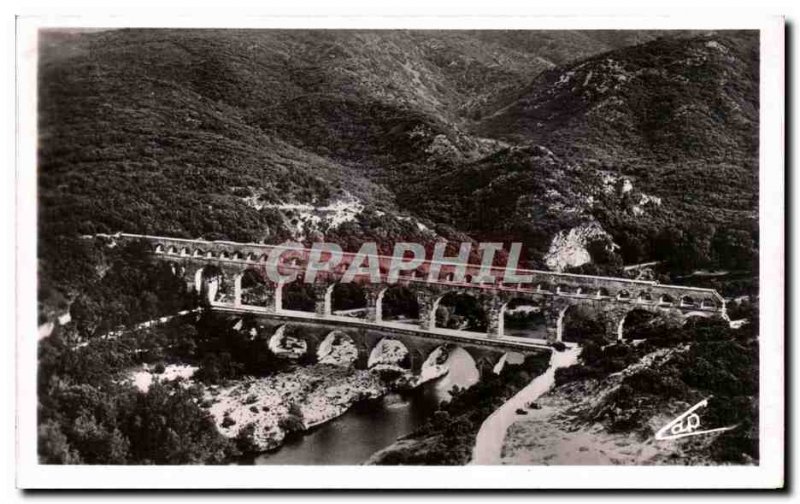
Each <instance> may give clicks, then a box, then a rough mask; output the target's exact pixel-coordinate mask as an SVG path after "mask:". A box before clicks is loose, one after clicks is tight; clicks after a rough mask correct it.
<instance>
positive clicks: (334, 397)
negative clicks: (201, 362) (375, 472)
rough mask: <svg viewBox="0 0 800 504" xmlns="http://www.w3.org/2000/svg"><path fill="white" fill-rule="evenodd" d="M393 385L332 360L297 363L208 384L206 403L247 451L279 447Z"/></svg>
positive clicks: (226, 433)
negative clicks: (254, 375)
mask: <svg viewBox="0 0 800 504" xmlns="http://www.w3.org/2000/svg"><path fill="white" fill-rule="evenodd" d="M389 390H390V383H389V382H387V381H385V380H383V379H382V378H381V376H380V375H379V374H378V373H375V372H370V371H365V370H358V369H353V368H351V367H342V366H336V365H331V364H315V365H312V366H297V367H296V368H294V369H292V370H291V371H289V372H283V373H278V374H276V375H273V376H268V377H264V378H252V377H248V378H245V379H243V380H241V381H238V382H236V383H234V384H232V385H227V386H209V387H207V388H206V389H205V392H204V396H203V404H202V405H203V407H205V408H207V410H208V412H209V413H210V414H211V416H212V417H213V418H214V421H215V423H216V425H217V429H218V430H219V432H220V433H221V434H222V435H223V436H225V437H227V438H233V439H236V440H237V443H238V444H239V445H240V447H241V448H243V449H245V450H246V451H248V452H264V451H269V450H274V449H276V448H278V447H279V446H280V445H281V444H282V443H283V441H284V440H285V439H286V437H287V435H289V434H291V433H295V432H303V431H306V430H308V429H310V428H313V427H315V426H317V425H320V424H322V423H325V422H328V421H330V420H332V419H334V418H336V417H338V416H339V415H341V414H343V413H345V412H346V411H347V410H348V409H349V408H350V407H351V406H352V405H353V404H355V403H356V402H358V401H362V400H365V399H376V398H379V397H381V396H383V395H384V394H386V393H387V392H388V391H389Z"/></svg>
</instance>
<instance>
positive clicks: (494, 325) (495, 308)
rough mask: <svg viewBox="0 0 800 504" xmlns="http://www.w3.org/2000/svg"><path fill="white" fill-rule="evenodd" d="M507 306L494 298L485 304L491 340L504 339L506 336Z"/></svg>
mask: <svg viewBox="0 0 800 504" xmlns="http://www.w3.org/2000/svg"><path fill="white" fill-rule="evenodd" d="M505 306H506V305H505V303H503V302H502V301H501V300H500V299H498V298H497V297H492V298H491V300H489V301H488V302H487V303H486V304H485V309H486V320H487V322H488V330H487V333H488V336H489V337H490V338H502V337H503V336H504V335H505Z"/></svg>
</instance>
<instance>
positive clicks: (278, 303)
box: [274, 282, 286, 313]
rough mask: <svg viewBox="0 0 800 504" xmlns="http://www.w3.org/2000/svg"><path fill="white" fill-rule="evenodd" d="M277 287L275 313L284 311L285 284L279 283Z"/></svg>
mask: <svg viewBox="0 0 800 504" xmlns="http://www.w3.org/2000/svg"><path fill="white" fill-rule="evenodd" d="M274 285H275V313H278V312H280V311H283V286H284V285H286V284H284V283H283V282H278V283H276V284H274Z"/></svg>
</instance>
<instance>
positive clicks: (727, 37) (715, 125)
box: [39, 30, 758, 297]
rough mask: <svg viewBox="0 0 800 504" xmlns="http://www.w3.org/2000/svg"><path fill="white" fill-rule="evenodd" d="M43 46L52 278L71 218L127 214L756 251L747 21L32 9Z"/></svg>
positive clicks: (549, 252) (529, 243)
mask: <svg viewBox="0 0 800 504" xmlns="http://www.w3.org/2000/svg"><path fill="white" fill-rule="evenodd" d="M636 44H639V45H636ZM40 48H41V51H40V53H41V55H40V56H41V57H40V69H39V70H40V72H39V105H40V114H39V134H40V150H39V196H40V224H39V236H40V243H41V247H40V251H41V252H40V258H41V261H40V269H41V271H40V273H41V278H42V284H43V287H45V288H46V289H47V288H48V287H50V288H54V287H55V286H57V289H59V290H62V291H65V294H66V295H67V296H68V297H70V296H71V295H72V294H73V293H74V292H75V291H76V290H78V289H77V287H75V286H71V285H72V284H73V283H74V282H75V279H74V278H73V277H74V276H75V269H74V267H73V265H74V263H75V262H76V261H75V258H76V256H81V257H83V259H87V257H88V256H87V253H86V252H85V251H81V250H82V249H81V248H80V247H79V246H77V245H75V244H74V243H73V242H72V241H70V240H74V238H75V237H76V236H78V235H80V234H88V233H97V232H116V231H120V230H124V231H127V232H139V233H151V234H166V235H175V236H184V237H193V238H194V237H204V238H208V239H232V240H239V241H266V242H276V241H282V240H285V239H288V238H294V239H300V240H306V241H313V240H318V239H322V238H325V239H328V240H332V241H338V242H340V243H343V244H344V245H345V246H346V247H347V248H351V249H352V248H357V247H358V245H359V244H360V243H361V242H362V241H364V240H367V239H374V240H377V241H379V242H381V243H383V244H386V245H387V246H388V245H389V244H390V243H391V242H393V241H396V240H415V241H419V242H422V243H427V244H430V243H433V242H434V241H435V240H437V239H440V238H445V239H451V240H463V239H476V240H480V239H492V240H498V241H505V242H509V241H522V242H523V243H524V244H525V245H526V257H525V259H526V260H527V261H528V264H530V265H535V266H543V267H551V268H555V269H565V268H571V267H572V268H576V267H577V268H579V269H580V268H583V269H584V270H585V269H586V268H587V267H589V266H587V265H586V264H585V258H586V257H587V255H590V256H591V259H592V261H593V262H594V263H595V266H591V267H592V268H596V267H599V268H601V270H602V271H609V272H616V271H618V267H619V264H620V263H621V262H622V260H624V261H626V262H636V261H640V260H650V259H653V258H665V259H670V260H672V261H673V262H679V263H681V264H680V266H681V268H684V269H686V268H692V267H695V266H697V265H708V264H712V263H719V262H720V261H722V262H725V261H728V263H730V264H724V265H725V266H732V267H733V266H735V267H740V266H742V265H744V266H746V267H749V266H750V262H752V260H753V257H754V255H753V250H754V249H755V248H756V245H755V243H756V239H757V236H755V235H754V232H753V229H754V227H755V226H754V224H755V222H756V221H755V215H756V206H755V202H756V199H757V193H756V187H757V184H756V182H757V180H756V173H757V159H756V155H757V143H756V139H757V131H758V128H757V126H758V125H757V90H758V86H757V80H758V78H757V66H758V57H757V50H758V44H757V37H756V36H755V35H753V34H749V33H738V32H732V33H728V32H720V33H710V34H703V35H697V34H696V33H686V32H674V33H673V32H624V31H622V32H603V31H584V32H563V31H537V32H504V31H480V32H468V31H339V30H326V31H316V32H311V31H302V30H273V31H256V30H112V31H103V32H92V33H75V32H46V31H45V32H42V36H41V42H40ZM65 249H72V250H73V252H74V254H72V253H64V250H65ZM590 249H591V254H589V251H590ZM576 250H577V253H575V251H576ZM570 254H571V255H570ZM89 256H91V254H89ZM575 257H577V258H578V259H577V260H576V259H575ZM65 258H71V259H70V261H69V263H70V264H65V261H66V260H67V259H65ZM77 262H80V261H77Z"/></svg>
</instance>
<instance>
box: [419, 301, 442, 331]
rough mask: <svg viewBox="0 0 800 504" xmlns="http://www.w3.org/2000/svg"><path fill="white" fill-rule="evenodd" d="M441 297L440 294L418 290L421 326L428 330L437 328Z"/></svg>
mask: <svg viewBox="0 0 800 504" xmlns="http://www.w3.org/2000/svg"><path fill="white" fill-rule="evenodd" d="M439 299H440V298H439V296H435V295H433V294H431V293H428V292H417V305H418V306H419V326H420V328H422V329H425V330H426V331H431V330H433V329H435V328H436V308H437V307H438V306H439V303H438V300H439Z"/></svg>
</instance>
